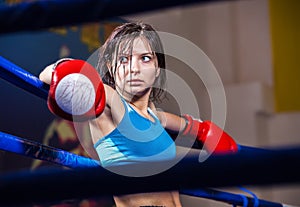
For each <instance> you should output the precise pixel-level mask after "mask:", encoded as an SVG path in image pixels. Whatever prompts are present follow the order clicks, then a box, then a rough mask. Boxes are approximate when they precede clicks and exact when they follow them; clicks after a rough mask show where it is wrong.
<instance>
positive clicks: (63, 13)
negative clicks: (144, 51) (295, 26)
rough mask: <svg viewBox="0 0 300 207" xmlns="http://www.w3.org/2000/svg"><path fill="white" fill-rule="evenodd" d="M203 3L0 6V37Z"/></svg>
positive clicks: (81, 1) (131, 0)
mask: <svg viewBox="0 0 300 207" xmlns="http://www.w3.org/2000/svg"><path fill="white" fill-rule="evenodd" d="M214 1H216V0H214ZM205 2H209V0H185V1H180V0H164V1H161V0H152V1H151V4H145V3H143V2H142V1H140V0H128V1H122V0H109V1H107V0H43V1H31V2H24V3H19V4H16V5H12V6H4V5H3V6H0V25H1V27H0V34H1V33H2V34H3V33H9V32H18V31H33V30H39V29H46V28H49V27H57V26H67V25H74V24H81V23H86V22H95V21H99V20H104V19H108V18H112V17H116V16H122V15H128V14H132V13H138V12H146V11H152V10H156V9H164V8H168V7H175V6H183V5H188V4H192V3H205ZM210 2H211V0H210Z"/></svg>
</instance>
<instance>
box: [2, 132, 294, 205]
mask: <svg viewBox="0 0 300 207" xmlns="http://www.w3.org/2000/svg"><path fill="white" fill-rule="evenodd" d="M9 136H11V135H5V137H3V133H1V134H0V137H1V139H3V138H5V139H6V138H7V137H9ZM14 139H16V140H17V139H20V138H17V137H14ZM20 140H21V142H20V143H18V145H19V146H21V145H23V144H24V142H22V141H24V139H20ZM0 144H1V145H2V143H0ZM26 145H29V144H28V143H26ZM30 145H32V146H35V147H37V148H40V149H42V148H46V149H47V150H49V151H51V150H54V152H56V151H62V150H59V149H55V148H52V149H49V148H48V147H47V146H45V145H41V144H38V143H33V142H30ZM12 148H14V147H13V146H10V147H6V149H5V150H8V151H10V152H14V150H13V149H12ZM246 148H247V147H245V148H242V150H241V151H240V152H239V153H237V154H234V155H226V156H212V157H210V158H209V159H208V160H207V161H205V162H204V163H200V164H199V162H198V156H195V154H189V155H188V156H186V157H185V158H183V159H182V160H180V161H179V162H178V164H177V165H175V166H174V167H172V168H171V169H169V170H167V171H165V172H162V173H160V174H157V175H153V176H149V177H127V176H121V175H117V174H115V173H112V172H111V171H108V170H106V169H104V168H101V167H97V166H96V165H95V163H96V161H95V162H90V160H88V158H87V159H86V158H85V157H81V156H77V155H75V154H71V153H66V154H69V155H68V156H66V157H65V159H62V160H67V159H70V158H71V157H72V156H74V158H71V160H69V161H68V162H65V161H63V163H62V162H61V159H57V157H55V156H56V153H49V155H50V157H46V156H42V157H41V156H37V155H36V154H32V155H30V157H33V158H37V159H42V160H45V161H48V162H52V163H56V164H59V165H64V164H65V163H72V162H74V163H73V164H72V165H69V167H70V166H71V167H72V168H73V170H62V169H50V170H49V169H47V170H45V169H38V170H36V171H33V172H29V171H19V172H14V173H9V174H5V175H1V176H0V193H1V197H0V206H2V205H3V206H7V205H8V204H10V205H13V206H15V205H20V204H29V203H34V202H38V203H39V202H42V203H43V202H55V201H59V200H65V199H74V198H77V199H80V198H82V199H84V198H94V197H99V195H100V196H109V195H112V194H114V195H116V194H124V193H137V192H139V193H140V192H155V191H164V190H174V189H179V190H180V193H182V194H185V195H190V196H197V197H202V198H209V199H213V200H216V201H223V202H226V203H229V204H233V205H243V206H257V207H279V206H281V207H282V206H287V205H284V204H280V203H276V202H270V201H265V200H262V199H257V198H251V197H246V196H243V195H240V194H233V193H226V192H222V191H218V190H213V189H207V187H224V186H237V185H239V184H246V185H247V184H251V185H266V184H270V183H272V184H274V183H278V182H279V183H286V182H299V181H300V178H299V173H300V170H299V169H297V168H296V169H295V170H294V172H293V173H290V172H289V171H287V170H286V169H290V168H291V167H295V166H294V163H295V161H296V159H299V157H300V153H299V149H292V150H291V149H285V150H283V149H281V150H275V151H274V150H261V149H254V148H248V149H246ZM248 150H250V151H252V152H251V153H250V154H249V152H248ZM294 150H295V151H294ZM23 152H24V151H23ZM18 154H21V155H24V156H29V153H28V152H26V153H18ZM52 156H53V157H52ZM62 156H64V154H63V155H62ZM82 158H83V160H82V162H81V164H80V165H78V166H77V165H76V162H77V159H82ZM279 158H281V160H280V162H282V163H278V159H279ZM87 160H88V161H87ZM85 161H87V162H85ZM275 161H276V162H277V164H276V163H275ZM245 163H247V165H246V166H245ZM166 164H167V161H165V162H151V163H148V164H131V165H126V166H122V167H121V168H128V169H132V168H136V169H137V168H139V169H143V168H144V167H145V168H147V167H149V165H151V167H154V168H155V167H157V166H159V165H163V166H164V165H166ZM274 164H275V165H274ZM281 167H282V168H284V169H285V170H280V168H281ZM113 168H120V167H119V166H118V167H112V168H111V169H110V170H112V171H114V169H113ZM253 168H255V169H254V170H256V172H255V171H254V172H253ZM220 169H222V173H221V175H220V171H219V170H220ZM125 170H126V169H125ZM270 172H272V174H271V173H270ZM241 174H242V175H243V176H240V175H241ZM199 175H201V176H199ZM286 176H288V177H286ZM287 178H288V179H287ZM16 186H17V187H16ZM74 186H80V189H84V190H79V189H77V188H74ZM128 186H130V189H128ZM12 192H13V193H14V194H16V195H21V196H18V199H16V200H13V201H12V200H11V198H10V196H9V195H10V194H11V193H12ZM49 192H51V193H49ZM245 203H247V205H244V204H245ZM254 203H257V205H254Z"/></svg>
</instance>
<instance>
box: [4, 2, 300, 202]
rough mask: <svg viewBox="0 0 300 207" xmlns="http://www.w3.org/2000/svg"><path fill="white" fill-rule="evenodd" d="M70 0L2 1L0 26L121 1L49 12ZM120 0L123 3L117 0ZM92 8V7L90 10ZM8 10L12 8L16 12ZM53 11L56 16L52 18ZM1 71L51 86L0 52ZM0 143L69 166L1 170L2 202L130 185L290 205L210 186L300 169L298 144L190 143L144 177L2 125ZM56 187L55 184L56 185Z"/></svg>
mask: <svg viewBox="0 0 300 207" xmlns="http://www.w3.org/2000/svg"><path fill="white" fill-rule="evenodd" d="M70 2H71V1H60V3H59V1H41V2H40V1H36V2H32V3H22V4H19V5H16V6H10V7H0V22H1V29H0V33H7V32H16V31H23V30H37V29H42V28H44V27H45V28H46V27H49V26H59V25H67V24H74V23H81V22H87V21H93V20H99V19H103V18H108V17H110V16H109V15H112V14H108V12H100V11H105V10H107V8H110V6H114V5H116V3H120V4H121V3H122V2H123V1H93V0H88V1H87V0H85V1H80V0H78V1H72V3H73V4H74V2H76V3H75V4H74V5H72V7H71V8H69V9H68V12H67V13H66V14H68V15H66V14H65V15H66V16H72V15H73V13H72V12H75V13H76V8H78V7H80V6H81V7H82V5H86V7H85V9H87V10H88V9H89V8H90V6H91V5H92V6H93V8H97V9H96V11H97V12H98V13H100V14H101V15H90V16H87V17H85V19H72V18H70V19H68V18H66V19H64V21H60V22H59V21H57V19H56V18H57V16H56V17H54V16H52V15H62V14H61V13H55V12H54V11H57V12H59V11H60V12H62V10H61V9H60V8H59V7H56V6H55V5H60V6H62V7H63V6H64V5H70V4H71V3H70ZM96 2H97V3H96ZM129 2H130V5H131V4H136V3H137V1H129ZM158 2H159V3H158ZM196 2H199V0H198V1H191V0H190V1H185V3H196ZM203 2H206V1H203ZM161 3H163V5H161ZM95 4H96V6H95ZM153 4H154V5H156V6H152V7H150V8H147V9H148V10H149V9H156V8H164V7H169V6H176V5H179V4H182V2H177V3H176V2H174V1H157V2H156V1H154V3H153ZM46 5H47V6H46ZM49 5H50V7H49V8H51V12H49V11H50V10H49V11H48V12H46V14H47V15H46V16H47V17H48V18H46V19H45V22H44V23H43V24H42V25H41V24H40V23H38V24H32V27H28V25H26V24H23V23H22V22H26V21H28V20H30V18H34V17H33V16H34V15H40V14H39V13H38V12H33V16H31V15H32V11H36V10H37V8H39V9H40V8H43V9H44V10H45V9H46V8H47V7H48V6H49ZM100 5H101V6H100ZM158 5H159V7H158ZM118 7H119V8H122V6H120V5H119V6H118ZM127 7H128V5H127V6H126V8H127ZM111 8H113V7H111ZM90 9H91V8H90ZM145 9H146V8H144V7H143V6H141V8H138V7H136V5H135V7H134V9H132V10H126V9H124V8H122V10H126V12H128V13H133V12H138V11H145ZM44 10H43V11H44ZM17 11H24V13H23V14H24V15H20V16H16V12H17ZM93 11H95V9H94V10H93ZM69 12H70V13H69ZM123 12H124V11H123ZM30 13H31V14H30ZM90 13H92V14H93V12H90ZM124 14H127V13H121V12H120V11H118V10H117V11H116V13H114V14H113V15H124ZM11 15H14V17H13V16H11ZM82 16H84V15H82ZM10 17H11V18H10ZM50 19H52V20H51V21H53V22H49V21H50ZM4 20H9V21H4ZM13 22H15V24H14V23H13ZM0 77H1V78H2V79H4V80H6V81H8V82H9V83H11V84H13V85H15V86H17V87H19V88H21V89H22V90H24V91H26V92H28V93H30V94H34V95H36V96H37V97H39V98H42V99H44V100H46V99H47V96H48V86H47V85H46V84H44V83H43V82H41V81H40V80H39V79H38V78H37V77H35V76H34V75H32V74H31V73H29V72H28V71H26V70H24V69H22V68H21V67H19V66H17V65H15V64H14V63H12V62H10V61H9V60H7V59H5V58H3V57H1V56H0ZM0 150H3V151H7V152H12V153H16V154H18V155H21V156H26V157H31V158H33V159H39V160H42V161H47V162H50V163H54V164H56V165H60V166H64V167H68V168H70V170H66V169H50V170H49V169H46V170H45V169H38V170H35V171H25V170H24V171H18V172H12V173H9V174H1V175H0V194H1V196H0V206H9V205H12V206H17V205H24V204H33V203H43V202H59V201H61V200H66V199H74V198H76V199H81V198H93V197H99V196H111V195H118V194H128V193H140V192H156V191H168V190H179V191H180V193H181V194H185V195H189V196H196V197H201V198H207V199H211V200H216V201H220V202H225V203H228V204H231V205H233V206H255V207H258V206H260V207H279V206H281V207H282V206H288V205H285V204H281V203H276V202H272V201H266V200H263V199H259V198H257V196H256V195H255V194H253V193H251V192H247V191H246V190H245V192H246V193H248V195H247V196H246V195H244V194H236V193H229V192H224V191H220V190H216V189H215V188H219V187H232V186H245V185H246V186H248V185H250V186H266V185H271V184H291V183H293V184H294V183H299V182H300V169H299V168H298V167H297V165H298V164H299V163H300V146H294V147H286V148H281V149H278V148H276V149H274V148H268V149H261V148H254V147H249V146H240V150H239V152H238V153H236V154H231V155H222V156H217V155H214V156H210V157H209V158H208V159H207V160H206V161H205V162H202V163H199V152H197V151H194V150H193V151H191V152H189V153H188V154H187V155H186V156H185V157H184V158H182V159H180V160H178V163H177V164H176V165H174V166H173V167H172V168H170V169H168V170H166V171H164V172H162V173H159V174H155V175H152V176H147V177H128V176H122V175H118V174H116V173H113V172H112V171H113V170H114V169H112V171H111V170H107V169H104V168H102V167H100V166H99V162H98V161H97V160H94V159H91V158H89V157H84V156H79V155H76V154H73V153H70V152H67V151H64V150H61V149H58V148H54V147H50V146H46V145H43V144H41V143H38V142H35V141H32V139H30V138H27V139H25V138H22V137H18V136H15V135H12V134H8V133H5V132H0ZM143 165H149V163H147V164H130V165H125V166H118V167H116V166H115V167H111V168H122V170H130V169H136V168H142V169H143V167H144V166H143ZM151 165H152V166H164V165H168V161H162V162H151ZM145 167H146V166H145ZM258 169H259V170H258ZM289 169H291V170H289ZM220 172H221V174H220ZM199 175H201V176H199ZM74 186H80V187H81V188H83V189H85V190H78V189H76V188H74ZM99 186H105V188H99ZM128 186H130V188H128ZM58 187H59V190H57V188H58ZM47 192H51V193H47ZM14 195H18V196H17V199H13V200H12V199H11V197H14Z"/></svg>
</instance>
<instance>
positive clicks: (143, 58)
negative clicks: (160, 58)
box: [142, 56, 152, 62]
mask: <svg viewBox="0 0 300 207" xmlns="http://www.w3.org/2000/svg"><path fill="white" fill-rule="evenodd" d="M151 59H152V58H151V57H150V56H143V57H142V60H143V62H149V61H150V60H151Z"/></svg>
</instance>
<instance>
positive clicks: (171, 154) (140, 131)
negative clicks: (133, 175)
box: [94, 99, 176, 167]
mask: <svg viewBox="0 0 300 207" xmlns="http://www.w3.org/2000/svg"><path fill="white" fill-rule="evenodd" d="M122 101H123V104H124V107H125V113H124V117H123V118H122V120H121V121H120V123H119V125H118V126H117V127H116V128H115V129H114V130H113V131H112V132H110V133H109V134H108V135H106V136H104V137H103V138H101V139H100V140H98V141H97V142H96V143H95V144H94V147H95V149H96V151H97V153H98V156H99V158H100V164H101V165H102V166H103V167H108V166H112V165H121V164H129V163H138V162H145V161H158V160H168V159H173V158H175V156H176V147H175V143H174V141H173V140H172V138H171V137H170V136H169V134H168V133H167V132H166V131H165V129H164V128H163V126H162V125H161V123H160V121H159V119H158V118H157V117H156V116H155V114H154V113H153V112H152V110H151V109H150V108H148V112H149V113H150V115H151V116H152V117H153V119H154V122H152V121H150V120H149V119H147V118H145V117H143V116H141V115H140V114H138V113H137V112H136V111H135V110H134V109H133V108H132V106H130V105H129V104H128V103H127V102H126V101H125V100H123V99H122Z"/></svg>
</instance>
